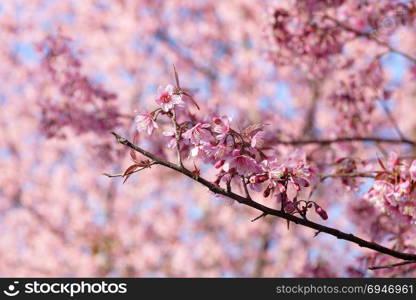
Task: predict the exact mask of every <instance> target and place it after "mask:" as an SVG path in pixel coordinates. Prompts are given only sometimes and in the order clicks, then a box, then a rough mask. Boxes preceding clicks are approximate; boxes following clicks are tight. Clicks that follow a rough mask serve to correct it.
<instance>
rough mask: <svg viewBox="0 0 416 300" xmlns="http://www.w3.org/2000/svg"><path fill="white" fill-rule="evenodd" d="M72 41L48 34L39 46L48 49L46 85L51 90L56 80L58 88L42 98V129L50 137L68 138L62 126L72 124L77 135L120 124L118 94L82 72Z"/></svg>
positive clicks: (103, 131) (104, 131)
mask: <svg viewBox="0 0 416 300" xmlns="http://www.w3.org/2000/svg"><path fill="white" fill-rule="evenodd" d="M70 41H71V40H70V39H68V38H66V37H64V36H62V35H57V36H48V37H47V38H46V39H45V40H43V42H42V43H41V44H40V45H39V50H40V51H42V52H45V55H44V57H43V59H42V71H43V72H45V74H46V75H48V76H47V80H46V81H45V86H47V87H48V89H50V87H49V86H50V83H51V82H53V83H54V86H56V87H57V88H56V90H54V91H52V92H51V93H50V94H49V95H48V96H46V97H44V98H42V99H39V104H40V106H41V108H42V118H41V127H42V131H43V132H44V133H45V134H46V135H47V136H48V137H53V136H56V137H64V135H63V133H62V131H61V129H62V128H63V127H65V126H72V127H73V129H75V131H76V133H77V134H82V133H85V132H88V131H93V132H96V133H98V134H107V133H108V131H109V130H111V129H113V128H114V127H116V126H117V125H118V124H119V121H118V120H119V119H118V118H119V116H120V114H119V111H118V108H117V107H116V105H115V103H114V100H115V99H116V94H115V93H112V92H109V91H107V90H105V89H104V87H103V86H101V85H100V84H99V83H96V82H94V81H93V80H91V79H90V78H88V77H87V76H85V75H83V74H82V71H81V67H82V63H81V61H80V60H79V59H78V58H77V57H76V55H75V54H74V53H73V52H74V51H73V50H72V49H71V47H70ZM51 94H52V95H53V96H51ZM74 120H76V122H74Z"/></svg>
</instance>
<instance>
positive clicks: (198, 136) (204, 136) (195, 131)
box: [182, 123, 212, 145]
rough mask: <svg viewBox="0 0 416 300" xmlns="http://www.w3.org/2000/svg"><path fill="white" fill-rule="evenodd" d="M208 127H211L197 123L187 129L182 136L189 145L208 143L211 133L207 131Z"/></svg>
mask: <svg viewBox="0 0 416 300" xmlns="http://www.w3.org/2000/svg"><path fill="white" fill-rule="evenodd" d="M210 126H211V125H210V124H207V123H205V124H202V123H198V124H196V125H195V126H194V127H192V128H191V129H188V130H187V131H186V132H184V133H183V134H182V136H183V137H184V138H186V139H189V140H190V141H191V143H192V144H195V145H198V144H200V143H208V142H209V140H210V139H211V137H212V135H211V133H210V132H209V131H208V128H210Z"/></svg>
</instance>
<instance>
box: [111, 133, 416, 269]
mask: <svg viewBox="0 0 416 300" xmlns="http://www.w3.org/2000/svg"><path fill="white" fill-rule="evenodd" d="M112 134H113V135H114V136H115V138H116V140H117V142H118V143H120V144H122V145H125V146H127V147H129V148H131V149H133V150H135V151H137V152H139V153H141V154H143V155H144V156H146V157H148V158H149V159H151V160H152V161H155V162H157V164H158V165H162V166H165V167H167V168H169V169H172V170H175V171H177V172H179V173H182V174H183V175H185V176H187V177H189V178H191V179H192V180H194V181H197V182H199V183H200V184H202V185H204V186H205V187H207V188H208V189H209V190H210V191H211V192H213V193H215V194H219V195H223V196H226V197H228V198H231V199H233V200H235V201H237V202H239V203H240V204H243V205H246V206H249V207H252V208H254V209H257V210H259V211H261V212H263V213H266V214H268V215H273V216H276V217H279V218H282V219H285V220H287V221H291V222H293V223H295V224H299V225H303V226H305V227H309V228H312V229H315V230H317V231H320V232H325V233H327V234H329V235H332V236H335V237H336V238H338V239H342V240H347V241H349V242H352V243H354V244H357V245H358V246H360V247H363V248H368V249H372V250H374V251H377V252H379V253H384V254H387V255H390V256H392V257H396V258H400V259H403V260H407V261H409V260H412V261H416V254H412V253H403V252H399V251H396V250H393V249H389V248H387V247H384V246H382V245H380V244H377V243H374V242H370V241H366V240H364V239H362V238H360V237H357V236H355V235H353V234H351V233H345V232H342V231H340V230H338V229H335V228H332V227H328V226H324V225H321V224H318V223H315V222H312V221H310V220H307V219H302V218H299V217H296V216H294V215H291V214H288V213H286V212H284V211H279V210H276V209H273V208H270V207H267V206H265V205H262V204H260V203H258V202H255V201H253V200H251V199H248V198H247V197H243V196H240V195H238V194H235V193H233V192H231V191H226V190H224V189H223V188H221V187H220V186H218V185H216V184H214V183H212V182H210V181H208V180H206V179H204V178H203V177H201V176H196V175H195V174H194V173H192V172H191V171H189V170H187V169H185V168H183V167H181V166H179V165H176V164H173V163H171V162H168V161H166V160H164V159H161V158H159V157H157V156H155V155H154V154H152V153H150V152H148V151H146V150H144V149H142V148H140V147H138V146H136V145H134V144H132V143H131V142H130V141H129V140H127V139H126V138H123V137H121V136H120V135H118V134H117V133H115V132H112Z"/></svg>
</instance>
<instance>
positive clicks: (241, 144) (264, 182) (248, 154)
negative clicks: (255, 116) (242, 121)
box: [135, 85, 328, 219]
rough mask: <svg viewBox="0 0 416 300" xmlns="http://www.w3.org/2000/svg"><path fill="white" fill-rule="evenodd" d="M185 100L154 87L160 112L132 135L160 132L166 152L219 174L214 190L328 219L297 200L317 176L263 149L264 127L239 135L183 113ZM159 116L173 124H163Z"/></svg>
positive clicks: (227, 121) (294, 158)
mask: <svg viewBox="0 0 416 300" xmlns="http://www.w3.org/2000/svg"><path fill="white" fill-rule="evenodd" d="M185 97H188V98H189V97H191V96H190V95H189V94H185V92H183V90H182V89H181V88H180V87H179V86H176V87H174V86H172V85H167V86H166V88H159V90H158V96H157V98H156V99H155V102H156V104H158V106H159V107H158V108H157V109H155V110H153V111H152V112H150V113H140V114H138V115H137V116H136V118H135V124H136V129H137V131H138V132H145V133H147V134H148V135H150V136H152V135H153V134H154V132H155V130H156V129H159V128H162V127H163V135H164V136H166V137H168V138H169V140H168V142H167V143H166V145H167V148H170V149H173V148H175V146H176V149H177V151H179V155H180V157H182V158H185V159H187V160H191V161H192V162H193V166H195V168H196V163H197V162H203V163H205V164H209V165H211V166H213V167H214V168H215V169H217V170H218V173H217V175H216V179H215V180H214V183H215V184H217V185H221V184H222V185H224V186H225V187H227V189H231V188H233V187H239V188H242V187H243V188H247V190H248V191H251V192H259V193H261V195H262V197H264V198H269V197H270V198H274V199H275V200H277V202H278V203H279V204H280V205H281V206H280V208H281V209H282V210H285V211H286V212H287V213H293V214H295V213H299V214H300V215H302V216H304V217H306V213H307V210H308V209H310V208H312V207H313V208H315V211H316V213H317V214H319V215H320V216H321V217H322V218H323V219H327V218H328V215H327V213H326V212H325V211H324V210H323V208H322V207H320V206H319V205H318V204H317V203H315V202H313V201H308V200H306V199H300V198H301V197H299V195H300V194H301V193H300V192H301V191H302V190H304V189H307V188H308V187H309V186H310V185H311V181H313V180H315V177H316V171H315V170H314V169H313V168H312V167H311V166H310V165H309V164H308V163H307V162H306V159H305V157H304V155H302V154H301V153H299V152H296V153H294V154H293V155H291V156H290V157H287V158H285V159H281V158H278V157H276V155H275V154H273V153H271V154H270V153H268V150H267V149H268V148H267V147H265V143H266V133H265V131H264V127H265V124H260V123H258V124H253V125H250V126H247V127H246V128H244V129H243V130H241V131H238V130H235V129H233V128H232V125H231V123H232V119H231V118H230V117H228V116H217V115H212V116H204V118H202V119H198V118H197V117H196V116H195V115H190V113H189V110H188V109H186V107H187V102H186V101H184V98H185ZM194 104H195V103H194ZM162 116H166V117H167V119H170V120H171V121H172V122H169V123H168V124H169V125H166V122H162V120H161V118H162ZM166 127H167V128H166ZM198 172H199V169H198Z"/></svg>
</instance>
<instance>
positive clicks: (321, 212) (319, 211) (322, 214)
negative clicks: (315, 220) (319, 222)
mask: <svg viewBox="0 0 416 300" xmlns="http://www.w3.org/2000/svg"><path fill="white" fill-rule="evenodd" d="M314 204H315V212H316V213H317V214H318V215H319V216H320V217H321V218H322V219H323V220H326V219H328V214H327V213H326V211H325V210H324V209H323V208H322V207H320V206H319V205H318V204H316V203H314Z"/></svg>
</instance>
